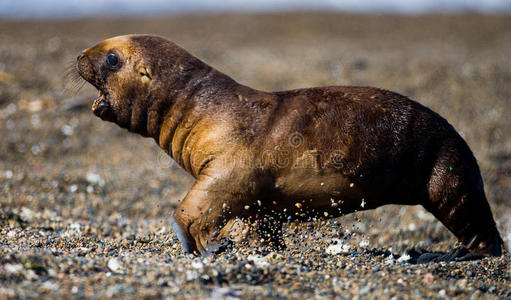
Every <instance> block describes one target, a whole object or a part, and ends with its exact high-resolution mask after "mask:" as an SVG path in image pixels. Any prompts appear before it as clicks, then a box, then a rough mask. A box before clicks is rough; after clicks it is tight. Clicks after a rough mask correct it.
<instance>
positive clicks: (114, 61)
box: [105, 53, 119, 67]
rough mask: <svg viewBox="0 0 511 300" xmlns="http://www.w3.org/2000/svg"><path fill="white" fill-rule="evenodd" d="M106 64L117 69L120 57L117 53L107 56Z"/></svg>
mask: <svg viewBox="0 0 511 300" xmlns="http://www.w3.org/2000/svg"><path fill="white" fill-rule="evenodd" d="M105 62H106V64H107V65H108V66H109V67H116V66H117V65H118V64H119V57H118V56H117V55H115V53H110V54H108V55H107V56H106V58H105Z"/></svg>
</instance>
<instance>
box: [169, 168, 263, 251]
mask: <svg viewBox="0 0 511 300" xmlns="http://www.w3.org/2000/svg"><path fill="white" fill-rule="evenodd" d="M221 171H222V170H221ZM221 171H219V172H215V173H214V174H215V176H212V175H200V176H199V177H198V178H197V181H196V182H195V184H194V185H193V187H192V188H191V189H190V191H189V192H188V194H187V195H186V197H185V198H184V199H183V201H182V203H181V204H180V205H179V206H178V207H177V208H176V210H175V211H174V213H173V214H172V218H171V224H172V229H173V230H174V233H175V234H176V236H177V238H178V239H179V242H180V243H181V245H182V248H183V251H184V252H186V253H193V254H195V255H211V254H214V253H217V252H219V251H222V250H224V249H225V248H227V247H228V246H229V243H232V241H230V240H231V239H232V238H231V235H232V229H233V226H234V225H235V224H237V223H238V222H236V221H235V220H237V218H236V217H237V216H241V215H244V214H247V213H250V212H249V211H248V210H246V209H243V208H244V203H245V202H246V201H247V200H248V199H251V198H252V195H253V193H254V187H253V186H249V185H248V184H247V182H251V181H252V182H253V180H251V178H250V176H247V175H246V174H240V172H237V173H235V172H228V173H227V172H223V174H222V172H221ZM224 171H225V169H224ZM211 173H213V172H212V171H211ZM249 187H250V188H249ZM234 227H235V226H234Z"/></svg>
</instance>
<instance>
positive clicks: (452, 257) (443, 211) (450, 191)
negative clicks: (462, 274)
mask: <svg viewBox="0 0 511 300" xmlns="http://www.w3.org/2000/svg"><path fill="white" fill-rule="evenodd" d="M467 149H468V147H467ZM468 151H470V150H468ZM460 152H463V151H460ZM453 153H455V152H449V153H448V155H446V156H444V157H441V158H440V159H439V160H438V162H437V164H436V166H435V168H434V169H433V171H432V175H431V178H430V181H429V191H428V194H429V199H428V200H427V201H426V203H423V206H424V208H426V209H427V210H428V211H429V212H431V213H432V214H433V215H434V216H435V217H436V218H437V219H438V220H440V221H441V222H442V223H443V224H444V225H445V226H446V227H447V228H448V229H449V230H450V231H451V232H452V233H453V234H454V235H455V236H456V237H457V238H458V239H459V241H460V242H461V243H462V244H463V246H464V247H465V248H462V249H458V250H454V251H453V252H451V253H427V254H423V255H422V256H421V257H420V258H419V260H420V261H421V262H428V261H463V260H473V259H479V258H482V257H484V256H500V255H502V248H503V242H502V238H501V237H500V234H499V232H498V230H497V226H496V224H495V221H494V219H493V215H492V212H491V209H490V206H489V204H488V201H487V200H486V196H485V194H484V187H483V181H482V178H481V175H480V172H479V167H478V166H477V163H476V161H475V159H474V158H473V156H472V154H471V153H459V154H458V155H460V156H461V155H462V154H463V156H465V157H464V159H460V157H457V158H456V157H453ZM468 155H470V156H468Z"/></svg>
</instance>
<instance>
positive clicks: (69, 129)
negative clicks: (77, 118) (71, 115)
mask: <svg viewBox="0 0 511 300" xmlns="http://www.w3.org/2000/svg"><path fill="white" fill-rule="evenodd" d="M60 131H61V132H62V134H63V135H67V136H71V135H73V132H74V129H73V127H72V126H69V125H64V126H62V128H60Z"/></svg>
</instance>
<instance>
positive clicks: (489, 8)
mask: <svg viewBox="0 0 511 300" xmlns="http://www.w3.org/2000/svg"><path fill="white" fill-rule="evenodd" d="M510 9H511V2H510V1H508V0H447V1H443V0H416V1H407V0H374V1H370V0H317V1H306V0H226V1H215V0H191V1H187V0H174V1H166V0H147V1H140V0H113V1H104V0H90V1H80V0H41V1H37V0H24V1H23V0H21V1H19V0H3V1H2V3H0V15H3V16H7V17H13V18H20V17H21V18H31V17H37V18H55V17H58V18H75V17H88V16H89V17H90V16H140V15H146V16H147V15H164V14H169V13H171V14H180V13H197V12H219V11H224V12H225V11H230V12H240V11H243V12H270V11H293V10H309V11H310V10H317V11H345V12H346V11H347V12H357V13H407V14H408V13H412V14H419V13H431V12H439V13H459V12H483V13H496V12H499V13H502V12H505V11H509V10H510Z"/></svg>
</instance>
